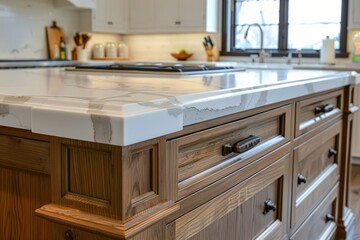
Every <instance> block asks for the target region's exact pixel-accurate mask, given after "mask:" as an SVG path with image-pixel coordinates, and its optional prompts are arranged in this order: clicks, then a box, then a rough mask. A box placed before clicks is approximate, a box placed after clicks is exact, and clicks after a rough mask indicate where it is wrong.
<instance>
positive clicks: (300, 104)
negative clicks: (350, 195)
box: [0, 69, 358, 240]
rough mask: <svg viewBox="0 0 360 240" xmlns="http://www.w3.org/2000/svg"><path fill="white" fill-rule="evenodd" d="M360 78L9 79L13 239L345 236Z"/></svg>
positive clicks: (8, 199) (10, 74)
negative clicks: (355, 91)
mask: <svg viewBox="0 0 360 240" xmlns="http://www.w3.org/2000/svg"><path fill="white" fill-rule="evenodd" d="M357 82H358V79H357V78H356V76H355V75H354V74H353V73H351V72H336V71H318V70H317V71H315V70H309V71H305V70H248V71H236V72H233V73H219V74H208V75H195V76H183V77H170V76H154V75H146V76H144V75H133V74H127V75H126V74H114V73H108V74H104V73H76V72H68V71H65V70H64V69H32V70H2V71H1V76H0V104H1V118H0V125H1V128H0V129H1V134H0V138H1V139H2V141H1V145H0V146H1V147H0V179H1V183H0V187H1V191H0V194H1V195H0V206H1V208H2V209H3V211H5V214H2V216H1V218H0V239H134V240H135V239H251V238H265V237H266V238H269V239H282V238H284V239H289V238H291V239H314V238H317V237H319V236H327V237H329V236H335V234H336V235H337V236H338V237H339V238H345V237H346V235H347V234H348V230H349V228H350V226H351V223H352V219H353V218H352V213H351V211H350V210H349V209H348V207H347V206H348V202H347V201H348V199H347V191H348V184H349V183H348V177H349V175H348V174H349V161H350V150H351V149H350V146H351V130H352V122H353V112H355V111H356V109H357V108H356V106H354V104H353V100H354V84H356V83H357Z"/></svg>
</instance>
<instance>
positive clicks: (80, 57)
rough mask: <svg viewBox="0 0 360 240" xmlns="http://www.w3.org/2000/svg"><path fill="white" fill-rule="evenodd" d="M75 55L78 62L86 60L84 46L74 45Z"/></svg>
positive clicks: (86, 54)
mask: <svg viewBox="0 0 360 240" xmlns="http://www.w3.org/2000/svg"><path fill="white" fill-rule="evenodd" d="M76 52H77V57H78V61H79V62H87V60H88V53H87V49H86V48H82V47H81V46H78V47H76Z"/></svg>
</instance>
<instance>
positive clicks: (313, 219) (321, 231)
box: [290, 185, 339, 240]
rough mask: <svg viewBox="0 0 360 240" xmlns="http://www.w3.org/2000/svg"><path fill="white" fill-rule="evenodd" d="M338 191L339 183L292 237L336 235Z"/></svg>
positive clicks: (293, 238) (309, 237) (304, 237)
mask: <svg viewBox="0 0 360 240" xmlns="http://www.w3.org/2000/svg"><path fill="white" fill-rule="evenodd" d="M338 192H339V189H338V185H336V186H335V187H334V188H333V189H332V190H331V192H330V193H329V195H328V196H327V197H326V199H325V200H324V201H323V202H322V203H321V204H320V206H319V207H318V208H316V210H315V211H314V212H313V213H312V214H311V215H310V217H309V218H308V219H306V221H305V222H304V224H302V226H301V227H300V228H299V229H298V230H297V231H296V232H295V233H294V234H293V235H292V237H291V238H290V239H292V240H297V239H299V240H302V239H329V238H330V237H331V236H334V234H335V231H336V222H337V211H336V209H337V208H336V205H337V197H338Z"/></svg>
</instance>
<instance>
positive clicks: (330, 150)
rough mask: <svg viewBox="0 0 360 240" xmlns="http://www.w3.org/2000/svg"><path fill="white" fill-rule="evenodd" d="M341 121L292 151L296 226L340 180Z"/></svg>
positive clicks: (294, 225)
mask: <svg viewBox="0 0 360 240" xmlns="http://www.w3.org/2000/svg"><path fill="white" fill-rule="evenodd" d="M341 127H342V121H338V122H337V123H335V124H333V125H331V126H330V127H328V128H327V129H326V131H323V132H321V133H319V134H317V135H315V136H314V137H312V138H310V139H309V140H308V141H306V142H305V143H303V144H301V145H300V146H298V147H297V148H296V149H295V150H294V160H295V162H294V178H293V188H294V195H295V211H294V214H293V217H294V224H292V226H293V227H296V226H298V225H299V224H300V223H301V222H302V221H303V220H304V219H305V218H306V217H307V216H308V215H309V214H310V212H311V211H312V210H313V209H314V208H315V207H316V206H317V205H318V204H319V201H320V200H321V199H323V197H324V196H325V195H326V194H327V193H328V192H329V191H330V189H331V188H332V187H333V186H334V184H335V182H336V181H337V180H338V178H339V162H340V152H339V151H340V144H341Z"/></svg>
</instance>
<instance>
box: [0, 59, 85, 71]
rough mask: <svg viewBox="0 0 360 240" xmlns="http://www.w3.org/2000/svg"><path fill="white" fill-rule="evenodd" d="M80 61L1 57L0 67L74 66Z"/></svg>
mask: <svg viewBox="0 0 360 240" xmlns="http://www.w3.org/2000/svg"><path fill="white" fill-rule="evenodd" d="M77 64H78V63H77V62H76V61H70V60H49V59H0V69H18V68H19V69H21V68H48V67H74V66H76V65H77Z"/></svg>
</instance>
